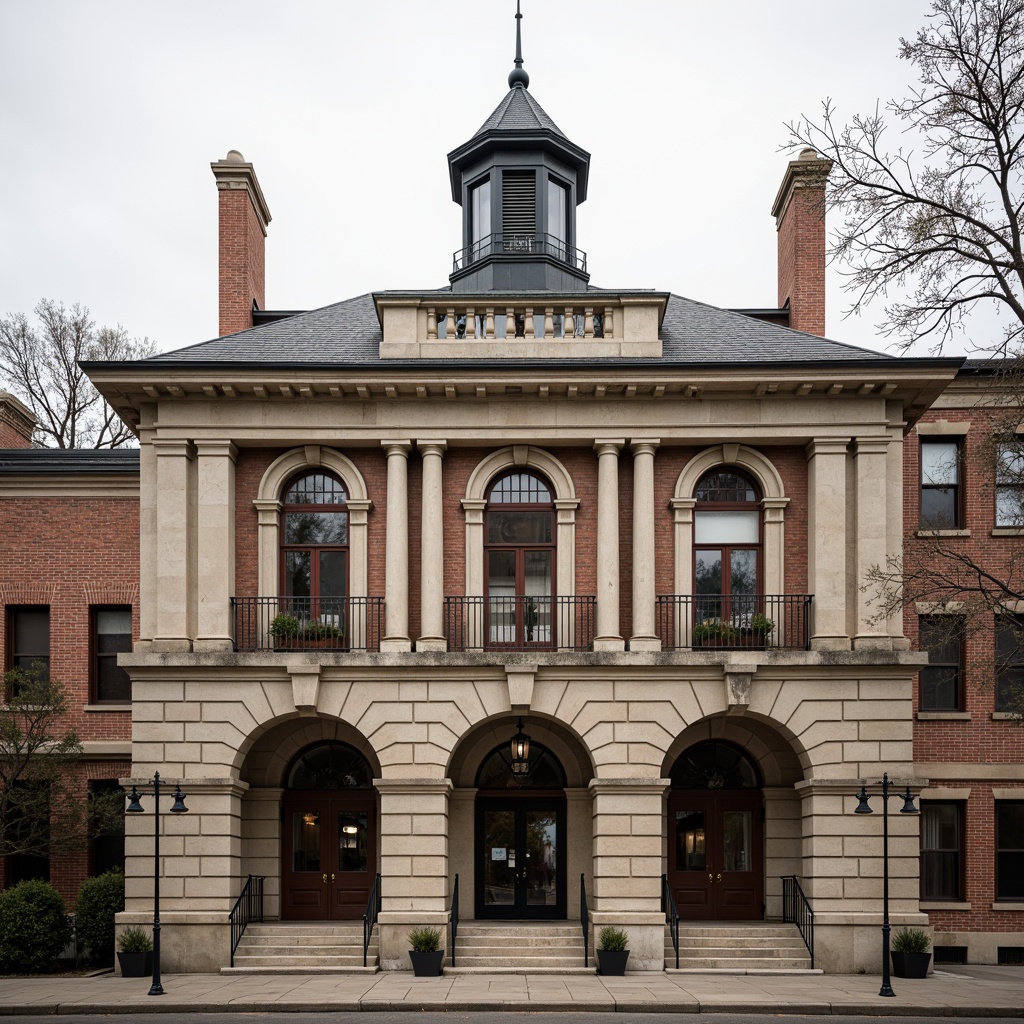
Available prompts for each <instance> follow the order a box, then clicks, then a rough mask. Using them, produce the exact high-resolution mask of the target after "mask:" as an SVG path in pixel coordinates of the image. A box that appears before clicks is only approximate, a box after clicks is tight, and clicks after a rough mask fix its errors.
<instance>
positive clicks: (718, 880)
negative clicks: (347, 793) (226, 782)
mask: <svg viewBox="0 0 1024 1024" xmlns="http://www.w3.org/2000/svg"><path fill="white" fill-rule="evenodd" d="M333 877H334V875H331V878H333ZM721 880H722V872H721V871H719V872H718V877H717V878H716V879H715V881H716V882H720V881H721Z"/></svg>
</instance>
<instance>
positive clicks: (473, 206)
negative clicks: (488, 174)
mask: <svg viewBox="0 0 1024 1024" xmlns="http://www.w3.org/2000/svg"><path fill="white" fill-rule="evenodd" d="M469 195H470V206H469V224H470V241H471V242H479V241H480V240H481V239H483V238H486V237H487V236H488V235H489V234H490V233H491V183H490V182H489V181H484V182H481V183H480V184H479V185H477V186H476V188H474V189H473V190H472V191H471V192H470V194H469Z"/></svg>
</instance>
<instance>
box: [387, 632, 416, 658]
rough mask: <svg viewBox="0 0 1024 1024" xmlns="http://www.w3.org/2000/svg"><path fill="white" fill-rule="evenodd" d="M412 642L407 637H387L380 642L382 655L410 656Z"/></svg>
mask: <svg viewBox="0 0 1024 1024" xmlns="http://www.w3.org/2000/svg"><path fill="white" fill-rule="evenodd" d="M411 651H412V641H411V640H410V639H409V638H408V637H407V636H386V637H384V639H383V640H381V642H380V653H381V654H409V653H410V652H411Z"/></svg>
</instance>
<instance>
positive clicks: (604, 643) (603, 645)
mask: <svg viewBox="0 0 1024 1024" xmlns="http://www.w3.org/2000/svg"><path fill="white" fill-rule="evenodd" d="M625 649H626V641H625V640H623V639H622V637H621V636H596V637H594V650H595V651H624V650H625Z"/></svg>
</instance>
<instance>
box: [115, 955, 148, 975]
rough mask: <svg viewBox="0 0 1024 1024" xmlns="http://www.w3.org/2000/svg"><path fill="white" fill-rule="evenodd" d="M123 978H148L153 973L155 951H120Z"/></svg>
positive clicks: (119, 959)
mask: <svg viewBox="0 0 1024 1024" xmlns="http://www.w3.org/2000/svg"><path fill="white" fill-rule="evenodd" d="M117 962H118V963H119V964H120V965H121V977H123V978H148V977H149V976H150V975H151V974H152V973H153V951H152V950H150V951H149V952H148V953H118V954H117Z"/></svg>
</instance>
